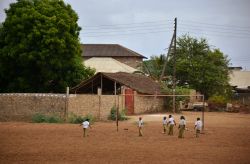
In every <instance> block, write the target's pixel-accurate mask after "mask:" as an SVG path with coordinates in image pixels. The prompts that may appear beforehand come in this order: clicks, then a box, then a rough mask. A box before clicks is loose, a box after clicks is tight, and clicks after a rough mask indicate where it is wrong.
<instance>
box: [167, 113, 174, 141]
mask: <svg viewBox="0 0 250 164" xmlns="http://www.w3.org/2000/svg"><path fill="white" fill-rule="evenodd" d="M168 124H170V126H169V131H168V135H170V136H172V135H174V125H176V123H175V120H174V117H173V116H172V115H171V114H170V115H169V120H168V123H167V126H168Z"/></svg>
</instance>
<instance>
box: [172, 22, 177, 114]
mask: <svg viewBox="0 0 250 164" xmlns="http://www.w3.org/2000/svg"><path fill="white" fill-rule="evenodd" d="M176 30H177V18H175V19H174V58H173V59H174V65H173V67H174V68H173V112H174V113H175V87H176V78H175V74H176Z"/></svg>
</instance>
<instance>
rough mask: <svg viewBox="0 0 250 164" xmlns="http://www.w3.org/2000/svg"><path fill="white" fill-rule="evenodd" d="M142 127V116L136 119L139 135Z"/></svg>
mask: <svg viewBox="0 0 250 164" xmlns="http://www.w3.org/2000/svg"><path fill="white" fill-rule="evenodd" d="M142 127H143V121H142V118H141V117H139V121H138V129H139V136H140V137H141V136H142Z"/></svg>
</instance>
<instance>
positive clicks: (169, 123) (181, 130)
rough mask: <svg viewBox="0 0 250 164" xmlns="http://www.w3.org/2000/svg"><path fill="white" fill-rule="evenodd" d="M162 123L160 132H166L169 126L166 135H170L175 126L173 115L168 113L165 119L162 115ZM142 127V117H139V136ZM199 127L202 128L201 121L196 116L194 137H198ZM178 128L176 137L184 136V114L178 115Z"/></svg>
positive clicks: (172, 133)
mask: <svg viewBox="0 0 250 164" xmlns="http://www.w3.org/2000/svg"><path fill="white" fill-rule="evenodd" d="M162 124H163V132H162V133H164V134H165V133H167V127H168V126H169V130H168V135H170V136H172V135H174V126H176V122H175V120H174V117H173V116H172V115H169V119H168V120H167V117H166V116H164V117H163V121H162ZM142 127H143V121H142V117H139V121H138V129H139V136H142ZM201 128H202V122H201V120H200V118H199V117H198V118H197V121H196V122H195V125H194V129H195V132H196V137H199V134H200V132H201ZM178 129H179V135H178V138H184V131H185V129H186V120H185V117H184V116H181V117H180V122H179V126H178Z"/></svg>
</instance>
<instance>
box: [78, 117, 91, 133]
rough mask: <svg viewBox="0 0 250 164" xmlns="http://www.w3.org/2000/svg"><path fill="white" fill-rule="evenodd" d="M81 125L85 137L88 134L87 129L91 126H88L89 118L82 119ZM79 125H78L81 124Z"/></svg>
mask: <svg viewBox="0 0 250 164" xmlns="http://www.w3.org/2000/svg"><path fill="white" fill-rule="evenodd" d="M81 125H82V127H83V137H86V136H88V135H87V129H88V128H89V127H90V128H91V126H90V123H89V119H88V118H87V119H86V120H85V121H83V122H82V124H81ZM81 125H80V126H81Z"/></svg>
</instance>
